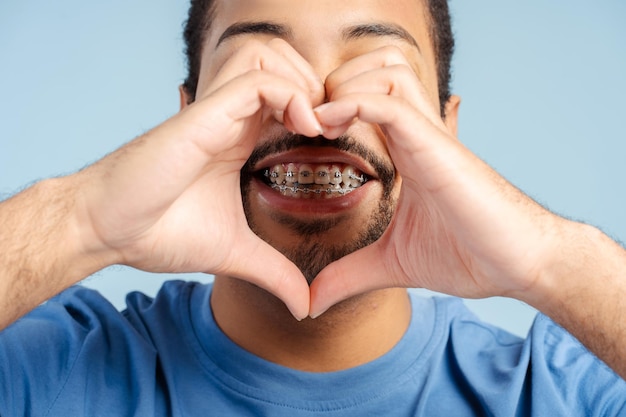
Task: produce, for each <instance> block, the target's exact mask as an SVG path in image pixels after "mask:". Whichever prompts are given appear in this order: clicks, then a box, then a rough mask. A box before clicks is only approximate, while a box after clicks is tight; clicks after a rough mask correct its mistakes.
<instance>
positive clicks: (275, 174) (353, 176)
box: [263, 169, 365, 185]
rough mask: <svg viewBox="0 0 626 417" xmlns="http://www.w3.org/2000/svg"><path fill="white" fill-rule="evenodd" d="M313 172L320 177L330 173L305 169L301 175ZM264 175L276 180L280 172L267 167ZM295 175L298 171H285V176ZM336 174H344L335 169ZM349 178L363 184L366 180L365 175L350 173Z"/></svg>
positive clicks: (336, 175) (304, 175)
mask: <svg viewBox="0 0 626 417" xmlns="http://www.w3.org/2000/svg"><path fill="white" fill-rule="evenodd" d="M312 174H317V176H319V177H325V176H327V175H329V173H328V172H325V171H319V172H317V173H312V172H309V171H303V172H300V173H299V175H302V176H303V177H308V176H310V175H312ZM263 175H264V176H265V177H266V178H272V179H274V180H275V179H276V178H278V172H276V171H272V172H270V170H269V169H266V170H265V171H264V173H263ZM295 176H296V173H295V172H293V171H287V172H285V178H294V177H295ZM334 176H335V178H337V179H339V178H341V177H342V176H343V175H342V173H341V172H340V171H335V174H334ZM348 178H349V179H351V180H356V181H358V182H360V183H361V184H363V183H364V182H365V177H364V176H363V175H356V174H349V175H348ZM283 184H284V183H283ZM294 184H297V183H295V182H294ZM275 185H278V184H275ZM311 185H313V184H311ZM315 185H324V184H315Z"/></svg>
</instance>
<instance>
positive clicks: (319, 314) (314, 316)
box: [309, 309, 328, 320]
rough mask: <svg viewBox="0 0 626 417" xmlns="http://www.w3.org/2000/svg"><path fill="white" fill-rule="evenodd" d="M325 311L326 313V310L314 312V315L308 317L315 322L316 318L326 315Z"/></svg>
mask: <svg viewBox="0 0 626 417" xmlns="http://www.w3.org/2000/svg"><path fill="white" fill-rule="evenodd" d="M326 311H328V309H324V310H322V311H316V312H315V313H313V314H310V315H309V317H311V318H312V319H313V320H315V319H316V318H318V317H319V316H321V315H322V314H324V313H326Z"/></svg>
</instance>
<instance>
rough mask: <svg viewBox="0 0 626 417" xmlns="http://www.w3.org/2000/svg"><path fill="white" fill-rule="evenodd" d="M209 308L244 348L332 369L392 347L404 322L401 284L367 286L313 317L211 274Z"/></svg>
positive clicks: (407, 310) (302, 366) (313, 368)
mask: <svg viewBox="0 0 626 417" xmlns="http://www.w3.org/2000/svg"><path fill="white" fill-rule="evenodd" d="M211 308H212V309H213V315H214V317H215V320H216V322H217V324H218V326H219V327H220V328H221V329H222V331H223V332H224V333H225V334H226V335H227V336H228V337H229V338H230V339H231V340H232V341H233V342H235V343H236V344H238V345H239V346H241V347H242V348H244V349H246V350H247V351H249V352H251V353H253V354H255V355H257V356H259V357H261V358H263V359H265V360H268V361H270V362H274V363H277V364H280V365H283V366H286V367H289V368H292V369H297V370H302V371H309V372H332V371H338V370H343V369H348V368H352V367H355V366H359V365H362V364H364V363H367V362H370V361H372V360H374V359H376V358H378V357H380V356H382V355H384V354H385V353H387V352H388V351H389V350H391V348H393V347H394V346H395V345H396V343H398V341H399V340H400V339H401V338H402V336H403V335H404V333H405V331H406V329H407V328H408V325H409V321H410V317H411V306H410V301H409V298H408V295H407V293H406V290H405V289H398V288H393V289H386V290H379V291H374V292H370V293H367V294H364V295H361V296H358V297H355V298H352V299H350V300H347V301H344V302H343V303H341V304H338V305H336V306H335V307H333V308H331V309H330V310H329V311H327V312H326V313H324V314H323V315H322V316H320V317H318V318H317V319H315V320H312V319H305V320H303V321H301V322H298V321H296V320H295V319H294V318H293V316H291V314H290V313H289V311H288V310H287V308H286V307H285V306H284V304H283V303H282V302H281V301H280V300H278V299H277V298H275V297H274V296H272V295H271V294H269V293H268V292H266V291H264V290H262V289H260V288H258V287H256V286H254V285H252V284H249V283H247V282H244V281H241V280H238V279H234V278H229V277H216V279H215V284H214V287H213V293H212V295H211Z"/></svg>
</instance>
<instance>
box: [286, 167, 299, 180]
mask: <svg viewBox="0 0 626 417" xmlns="http://www.w3.org/2000/svg"><path fill="white" fill-rule="evenodd" d="M298 177H299V175H298V170H297V168H296V166H295V164H289V165H287V170H286V172H285V182H286V183H287V184H293V183H295V182H298Z"/></svg>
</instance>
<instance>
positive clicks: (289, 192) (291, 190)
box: [265, 163, 367, 199]
mask: <svg viewBox="0 0 626 417" xmlns="http://www.w3.org/2000/svg"><path fill="white" fill-rule="evenodd" d="M265 177H266V178H267V182H268V185H270V186H271V187H272V188H274V189H275V190H277V191H279V192H280V193H281V194H282V195H284V196H288V197H293V198H304V199H309V198H321V197H322V196H323V197H324V198H332V197H337V196H342V195H345V194H348V193H350V192H352V191H353V190H354V189H356V188H358V187H360V186H361V185H363V184H364V183H365V182H366V181H367V180H366V178H365V176H364V175H363V174H361V173H360V172H359V171H358V170H357V169H356V168H355V167H353V166H351V165H345V166H343V167H342V166H339V165H337V164H333V165H327V164H321V165H317V166H315V167H313V166H312V165H309V164H302V165H300V166H298V165H297V164H295V163H289V164H286V165H284V164H276V165H274V166H273V167H271V168H268V169H266V170H265Z"/></svg>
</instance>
